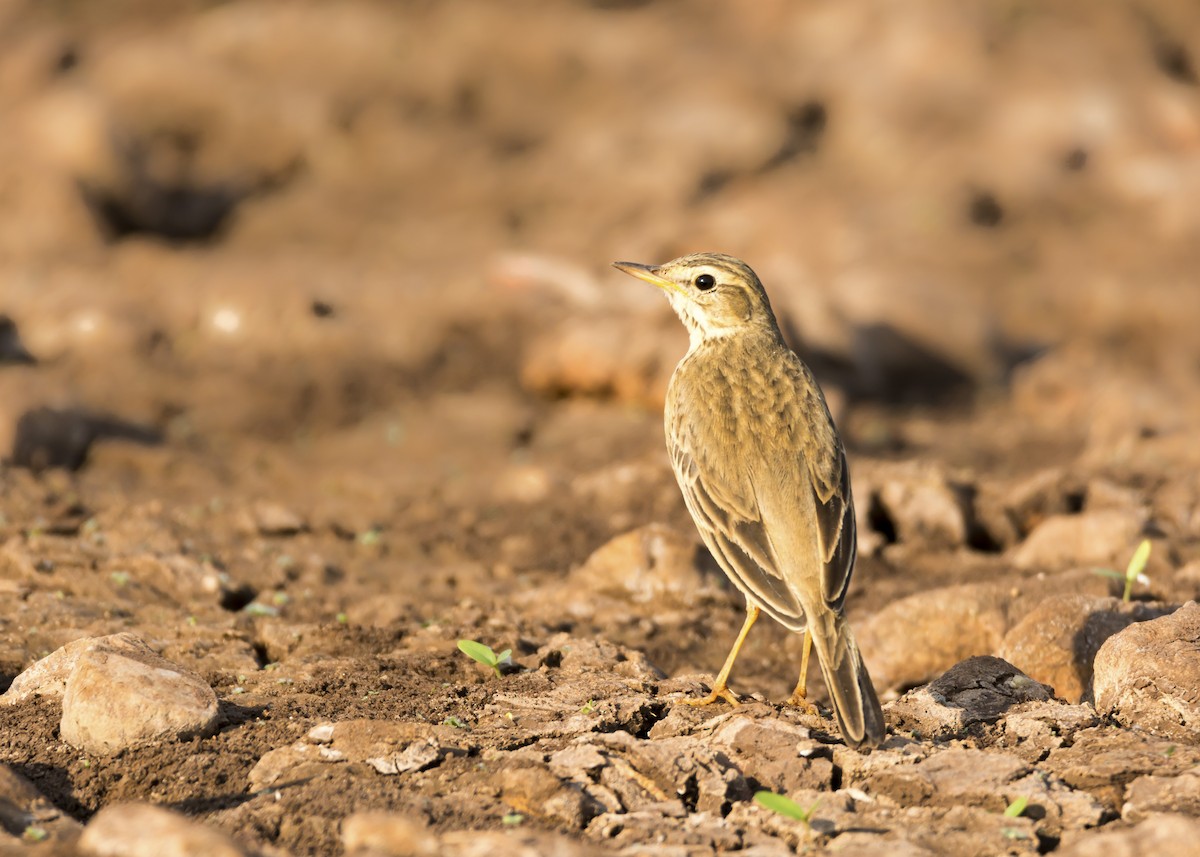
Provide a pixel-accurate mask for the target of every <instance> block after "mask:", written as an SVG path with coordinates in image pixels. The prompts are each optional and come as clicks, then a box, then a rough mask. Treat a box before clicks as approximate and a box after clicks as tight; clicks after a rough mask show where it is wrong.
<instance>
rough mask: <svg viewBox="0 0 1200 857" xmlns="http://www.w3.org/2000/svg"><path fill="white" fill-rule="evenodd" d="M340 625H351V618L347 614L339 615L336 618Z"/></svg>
mask: <svg viewBox="0 0 1200 857" xmlns="http://www.w3.org/2000/svg"><path fill="white" fill-rule="evenodd" d="M334 618H335V619H336V620H337V623H338V624H339V625H347V624H349V623H350V617H349V616H347V615H346V614H345V613H339V614H337V616H335V617H334Z"/></svg>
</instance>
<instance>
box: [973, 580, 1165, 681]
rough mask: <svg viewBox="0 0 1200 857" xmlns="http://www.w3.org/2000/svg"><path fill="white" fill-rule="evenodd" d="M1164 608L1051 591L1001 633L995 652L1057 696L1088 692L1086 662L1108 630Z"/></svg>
mask: <svg viewBox="0 0 1200 857" xmlns="http://www.w3.org/2000/svg"><path fill="white" fill-rule="evenodd" d="M1165 612H1167V608H1161V607H1154V606H1151V605H1146V604H1141V603H1136V602H1135V603H1132V604H1123V603H1122V602H1121V601H1120V600H1118V599H1116V598H1094V597H1092V596H1088V595H1077V594H1072V595H1052V596H1050V597H1048V598H1047V599H1046V600H1045V601H1043V602H1042V603H1041V604H1038V605H1037V606H1035V607H1034V608H1033V609H1032V610H1031V611H1030V612H1029V613H1028V614H1026V615H1025V618H1023V619H1022V620H1021V621H1020V622H1018V623H1017V624H1016V625H1014V626H1013V627H1012V629H1011V630H1009V632H1008V633H1007V634H1006V635H1005V636H1004V640H1003V641H1002V642H1001V644H1000V647H999V649H998V650H997V654H998V655H999V656H1000V657H1002V658H1004V659H1005V660H1006V661H1008V662H1009V663H1011V664H1013V665H1014V666H1016V667H1018V668H1020V669H1021V670H1023V671H1024V672H1025V674H1026V675H1028V676H1030V677H1032V678H1034V679H1036V680H1037V681H1040V682H1042V683H1043V684H1048V685H1050V686H1051V687H1053V688H1054V692H1055V694H1056V695H1057V696H1058V697H1059V698H1060V699H1065V700H1067V701H1068V702H1079V701H1081V700H1082V699H1084V698H1086V697H1089V696H1090V695H1091V687H1092V662H1093V660H1094V659H1095V657H1096V652H1098V651H1099V650H1100V646H1101V645H1102V644H1103V643H1104V641H1105V640H1107V639H1108V638H1109V637H1111V636H1112V635H1113V634H1115V633H1117V632H1118V631H1120V630H1121V629H1122V628H1126V627H1128V626H1129V625H1132V624H1133V623H1134V622H1145V621H1146V620H1148V619H1156V618H1158V617H1159V616H1162V615H1163V614H1164V613H1165Z"/></svg>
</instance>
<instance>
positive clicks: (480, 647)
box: [458, 640, 512, 678]
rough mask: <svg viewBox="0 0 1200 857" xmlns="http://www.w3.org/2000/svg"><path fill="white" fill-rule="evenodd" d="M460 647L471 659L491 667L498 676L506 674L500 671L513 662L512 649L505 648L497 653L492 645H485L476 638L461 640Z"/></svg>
mask: <svg viewBox="0 0 1200 857" xmlns="http://www.w3.org/2000/svg"><path fill="white" fill-rule="evenodd" d="M458 649H459V651H460V652H462V653H463V654H464V655H466V656H467V657H468V658H470V659H471V660H473V661H478V662H479V663H481V664H483V665H484V666H485V667H491V668H492V671H493V672H494V673H495V674H496V677H497V678H500V677H501V676H503V675H504V673H502V672H501V671H500V668H501V667H502V666H507V665H511V664H512V649H505V650H504V651H503V652H501V653H500V654H498V655H497V654H496V653H495V652H494V651H492V647H491V646H485V645H484V644H483V643H477V642H475V641H474V640H459V641H458Z"/></svg>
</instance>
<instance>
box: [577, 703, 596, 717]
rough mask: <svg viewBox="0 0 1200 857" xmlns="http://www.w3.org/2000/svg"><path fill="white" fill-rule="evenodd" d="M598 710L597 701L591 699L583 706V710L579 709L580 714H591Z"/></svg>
mask: <svg viewBox="0 0 1200 857" xmlns="http://www.w3.org/2000/svg"><path fill="white" fill-rule="evenodd" d="M595 710H596V700H594V699H589V700H588V701H587V702H585V703H584V704H583V708H581V709H579V713H580V714H591V713H592V712H593V711H595Z"/></svg>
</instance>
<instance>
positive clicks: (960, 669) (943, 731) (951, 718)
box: [887, 655, 1051, 738]
mask: <svg viewBox="0 0 1200 857" xmlns="http://www.w3.org/2000/svg"><path fill="white" fill-rule="evenodd" d="M1050 698H1051V689H1050V688H1048V687H1046V686H1045V685H1042V684H1039V683H1038V682H1036V681H1034V680H1033V679H1031V678H1030V677H1029V676H1027V675H1025V673H1023V672H1021V671H1020V670H1019V669H1017V668H1016V667H1014V666H1013V665H1012V664H1010V663H1008V662H1007V661H1004V660H1001V659H1000V658H994V657H990V656H987V655H981V656H978V657H974V658H969V659H967V660H965V661H963V662H962V663H959V664H955V665H954V666H953V667H951V668H950V669H949V670H947V671H946V673H945V675H943V676H942V677H941V678H939V679H937V680H935V681H932V682H930V683H929V684H928V685H925V686H924V687H919V688H916V689H915V690H911V691H909V692H908V693H906V694H905V695H904V696H902V697H900V699H898V700H896V701H895V702H893V703H891V704H890V705H889V706H888V707H887V714H888V721H889V723H890V725H892V726H893V728H894V729H896V730H897V731H900V730H912V731H913V732H917V733H919V734H920V735H921V737H922V738H930V737H937V738H945V737H957V736H961V735H964V734H965V733H966V732H967V730H968V729H969V728H970V727H971V726H974V725H976V724H981V723H993V722H995V721H996V720H999V719H1000V717H1002V716H1003V715H1004V713H1005V712H1006V711H1008V709H1010V708H1012V707H1013V706H1015V705H1019V704H1020V703H1023V702H1031V701H1038V702H1044V701H1046V700H1048V699H1050Z"/></svg>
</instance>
